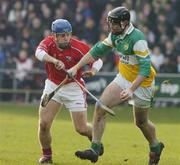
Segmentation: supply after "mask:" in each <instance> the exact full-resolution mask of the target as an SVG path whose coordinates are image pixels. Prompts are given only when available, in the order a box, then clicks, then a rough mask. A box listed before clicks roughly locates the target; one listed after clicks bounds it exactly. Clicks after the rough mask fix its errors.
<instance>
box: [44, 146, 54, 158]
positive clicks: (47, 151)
mask: <svg viewBox="0 0 180 165" xmlns="http://www.w3.org/2000/svg"><path fill="white" fill-rule="evenodd" d="M42 153H43V156H45V157H51V156H52V150H51V148H44V149H42Z"/></svg>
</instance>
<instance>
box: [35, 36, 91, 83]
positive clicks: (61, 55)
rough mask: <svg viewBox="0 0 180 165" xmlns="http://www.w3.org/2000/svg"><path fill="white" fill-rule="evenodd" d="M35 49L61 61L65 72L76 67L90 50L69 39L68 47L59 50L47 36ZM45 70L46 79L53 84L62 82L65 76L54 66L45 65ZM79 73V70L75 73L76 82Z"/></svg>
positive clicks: (77, 41) (51, 37)
mask: <svg viewBox="0 0 180 165" xmlns="http://www.w3.org/2000/svg"><path fill="white" fill-rule="evenodd" d="M37 49H42V50H44V51H45V52H47V54H48V55H50V56H52V57H54V58H56V59H59V60H61V61H62V62H63V63H64V65H65V69H66V70H67V69H69V68H71V67H73V66H74V65H76V64H77V63H78V62H79V61H80V59H81V58H82V57H83V56H84V55H85V54H86V53H87V52H88V51H89V50H90V47H89V46H88V45H87V44H86V43H84V42H82V41H79V40H77V39H75V38H71V40H70V47H69V48H66V49H63V50H60V49H59V48H58V46H57V45H56V43H55V40H54V37H53V36H47V37H46V38H44V39H43V40H42V41H41V42H40V44H39V45H38V47H37ZM45 68H46V72H47V76H48V79H49V80H51V81H52V82H54V83H55V84H59V83H60V82H61V81H62V80H64V78H65V76H66V74H65V73H64V71H62V70H57V69H56V68H55V66H54V64H52V63H45ZM81 72H82V71H81V69H80V70H78V72H77V75H76V79H77V80H78V81H80V79H81ZM80 82H81V81H80Z"/></svg>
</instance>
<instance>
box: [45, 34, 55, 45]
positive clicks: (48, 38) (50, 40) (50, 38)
mask: <svg viewBox="0 0 180 165" xmlns="http://www.w3.org/2000/svg"><path fill="white" fill-rule="evenodd" d="M42 42H43V43H45V44H46V45H53V44H54V43H55V42H54V37H53V36H52V35H49V36H46V37H45V38H44V39H43V40H42Z"/></svg>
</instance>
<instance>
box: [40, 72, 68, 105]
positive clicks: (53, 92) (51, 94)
mask: <svg viewBox="0 0 180 165" xmlns="http://www.w3.org/2000/svg"><path fill="white" fill-rule="evenodd" d="M67 80H68V76H66V77H65V79H64V80H63V81H62V82H61V83H60V84H59V85H58V86H57V88H56V89H55V90H54V91H52V92H51V93H49V94H47V93H46V94H45V95H44V97H43V98H42V101H41V106H42V107H45V106H46V105H47V104H48V102H49V101H50V100H51V98H52V97H53V96H54V95H55V94H56V92H57V91H58V90H59V89H60V88H61V87H62V86H63V85H64V84H65V83H66V82H67Z"/></svg>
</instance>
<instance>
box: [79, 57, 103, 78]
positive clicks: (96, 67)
mask: <svg viewBox="0 0 180 165" xmlns="http://www.w3.org/2000/svg"><path fill="white" fill-rule="evenodd" d="M102 66H103V61H102V60H101V59H100V58H99V59H98V60H96V61H94V62H93V64H92V66H91V68H90V69H89V70H87V71H85V72H83V74H82V76H83V77H91V76H94V75H95V74H96V73H97V72H99V70H100V69H101V68H102Z"/></svg>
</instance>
